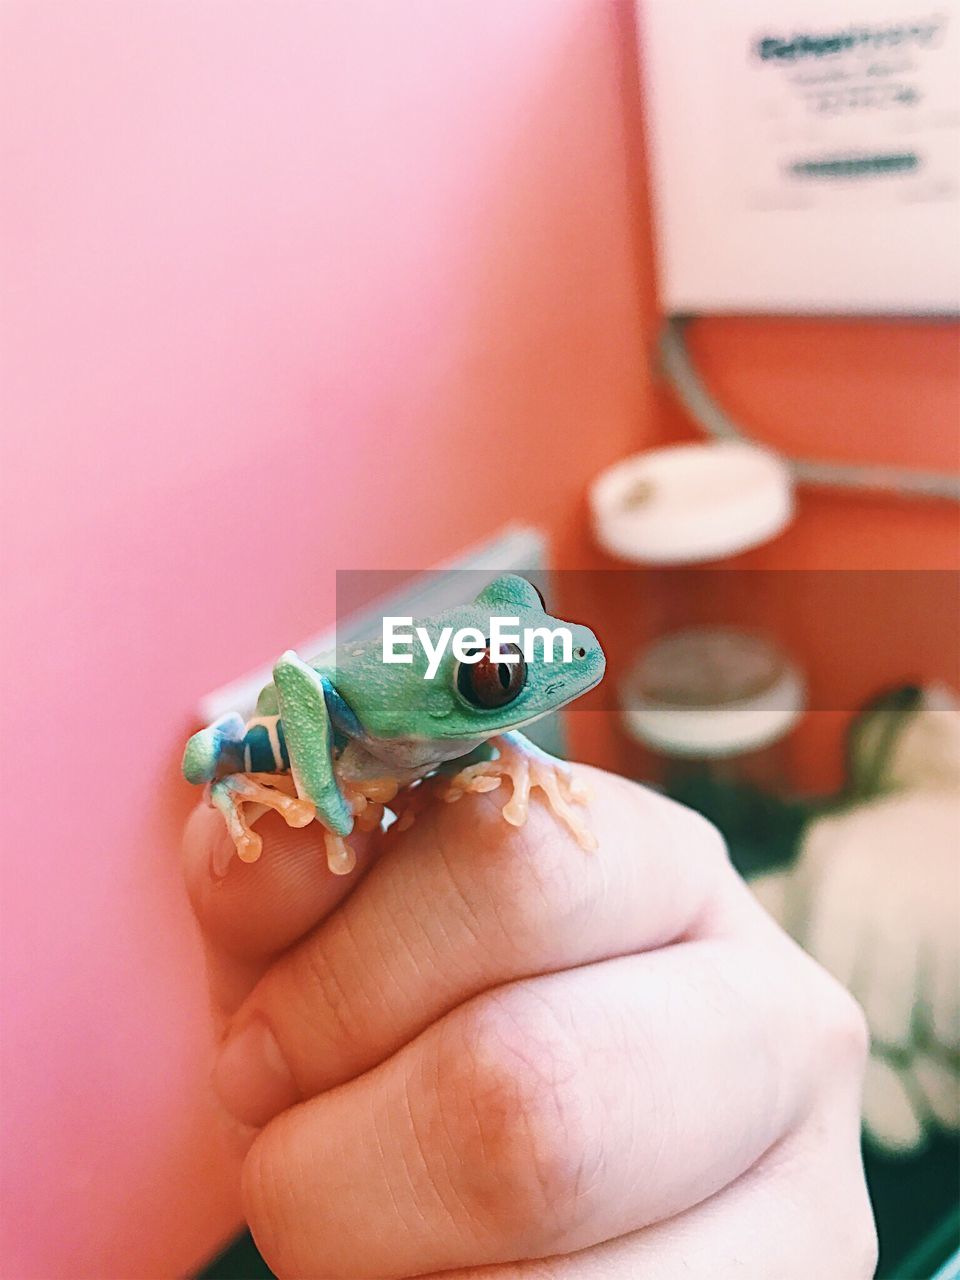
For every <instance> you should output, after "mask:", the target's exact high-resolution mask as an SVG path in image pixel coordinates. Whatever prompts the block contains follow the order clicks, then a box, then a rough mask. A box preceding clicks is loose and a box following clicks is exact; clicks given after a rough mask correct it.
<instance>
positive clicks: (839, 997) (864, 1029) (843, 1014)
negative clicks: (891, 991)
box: [818, 966, 870, 1075]
mask: <svg viewBox="0 0 960 1280" xmlns="http://www.w3.org/2000/svg"><path fill="white" fill-rule="evenodd" d="M818 972H819V975H820V983H819V987H820V990H821V992H822V995H821V1001H820V1007H821V1011H822V1013H821V1036H822V1037H823V1042H824V1047H825V1049H826V1051H827V1052H828V1054H829V1061H831V1062H832V1063H834V1064H835V1065H836V1066H838V1067H841V1068H842V1067H844V1066H845V1067H846V1068H847V1069H848V1070H850V1071H852V1072H855V1073H856V1074H857V1075H860V1074H862V1072H863V1070H864V1068H865V1066H866V1061H867V1055H868V1054H869V1052H870V1028H869V1026H868V1024H867V1018H866V1014H865V1013H864V1011H863V1009H862V1008H861V1006H860V1004H859V1003H858V1001H857V1000H856V999H855V998H854V997H853V996H852V995H851V994H850V992H849V991H848V990H847V988H846V987H844V986H843V985H842V984H841V983H839V982H838V981H837V980H836V979H835V978H833V977H831V976H830V974H828V973H827V972H826V971H825V970H823V969H819V966H818Z"/></svg>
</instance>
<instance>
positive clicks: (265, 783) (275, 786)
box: [209, 773, 316, 874]
mask: <svg viewBox="0 0 960 1280" xmlns="http://www.w3.org/2000/svg"><path fill="white" fill-rule="evenodd" d="M283 782H284V777H283V775H277V774H271V773H232V774H230V775H229V776H228V777H226V778H221V779H220V781H219V782H214V783H213V784H212V785H211V786H210V792H209V799H210V803H211V804H212V805H213V806H214V807H215V808H217V809H219V810H220V812H221V813H222V814H223V817H224V821H225V822H226V824H227V830H228V831H229V833H230V837H231V839H232V840H233V843H234V845H235V847H236V850H237V856H238V857H239V858H240V860H241V862H256V860H257V859H258V858H259V857H260V854H261V852H262V850H263V841H262V840H261V838H260V836H258V835H257V833H256V832H255V831H253V830H252V827H251V824H252V823H254V822H256V820H257V818H259V817H261V816H262V815H263V814H264V813H265V812H266V811H267V810H268V809H274V810H275V811H276V812H277V813H279V814H280V816H281V817H282V818H283V820H284V822H286V824H287V826H288V827H305V826H306V825H307V823H308V822H312V821H313V819H314V818H315V817H316V810H315V808H314V807H313V805H312V804H311V803H310V801H309V800H302V799H301V798H300V797H299V796H293V795H289V794H288V793H287V792H286V791H284V790H283V789H282V786H283ZM245 805H250V806H251V809H252V810H255V812H248V811H246V810H245V808H244V806H245ZM215 870H217V872H218V874H223V872H224V871H225V870H226V868H225V867H224V868H222V869H221V868H215Z"/></svg>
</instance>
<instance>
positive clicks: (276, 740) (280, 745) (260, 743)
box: [243, 716, 290, 773]
mask: <svg viewBox="0 0 960 1280" xmlns="http://www.w3.org/2000/svg"><path fill="white" fill-rule="evenodd" d="M243 767H244V769H245V770H246V772H247V773H286V772H287V770H288V769H289V768H290V757H289V755H288V754H287V741H286V736H285V735H284V732H283V721H282V720H281V719H280V717H279V716H255V717H254V718H253V719H252V720H248V721H247V729H246V733H245V734H244V738H243Z"/></svg>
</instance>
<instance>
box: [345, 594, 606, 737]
mask: <svg viewBox="0 0 960 1280" xmlns="http://www.w3.org/2000/svg"><path fill="white" fill-rule="evenodd" d="M498 627H499V631H500V633H501V635H502V636H503V637H508V638H509V639H508V642H507V643H505V644H504V643H503V642H501V646H500V647H499V649H498V651H497V652H494V651H493V644H492V643H491V642H492V641H493V642H494V643H495V636H496V631H497V628H498ZM417 628H420V629H422V631H421V634H420V636H417V638H416V639H415V640H414V642H413V646H412V647H413V661H412V662H408V663H407V664H406V665H402V666H389V667H387V668H385V669H384V670H383V671H381V672H379V673H377V674H376V675H374V673H372V672H371V671H370V670H369V668H368V670H367V673H366V679H365V685H366V687H365V689H363V690H361V689H359V688H355V689H354V690H353V691H352V692H354V694H355V696H359V697H360V698H361V699H362V701H363V702H364V703H365V708H364V710H365V712H366V715H365V716H363V717H362V718H363V719H364V721H365V724H366V726H367V728H368V729H369V730H370V731H372V732H373V733H374V734H379V735H380V736H382V737H385V738H391V737H416V738H421V739H450V740H459V739H477V740H485V739H487V738H490V737H493V736H494V735H495V734H498V733H505V732H506V731H507V730H509V729H518V728H521V727H522V726H523V725H525V724H529V723H530V722H531V721H532V720H537V719H539V717H540V716H544V715H547V714H548V713H549V712H551V711H556V710H557V708H558V707H562V706H564V705H566V703H568V702H572V701H573V699H574V698H578V697H579V696H580V695H581V694H583V693H586V691H587V690H588V689H592V688H593V687H594V685H596V684H598V683H599V682H600V680H601V679H602V678H603V672H604V668H605V665H606V660H605V658H604V655H603V650H602V649H601V648H600V644H599V642H598V641H597V638H596V636H595V635H594V634H593V632H592V631H590V630H589V629H588V628H587V627H583V626H579V625H578V624H576V623H571V622H565V621H563V620H562V619H560V618H554V617H551V616H550V614H548V613H547V612H546V610H545V609H544V605H543V599H542V597H541V596H540V593H539V592H538V591H537V589H536V588H535V587H533V586H531V584H530V583H529V582H527V581H526V580H525V579H524V578H520V577H517V576H515V575H509V576H505V577H501V578H497V579H496V580H495V581H494V582H491V583H490V585H489V586H487V587H485V588H484V589H483V591H481V592H480V594H479V595H478V596H477V597H476V599H475V600H474V601H473V602H472V603H471V604H468V605H463V606H460V607H458V608H456V609H451V610H448V611H447V612H446V613H444V614H442V615H439V616H437V617H434V618H428V619H424V620H418V621H416V622H415V623H414V634H415V636H416V629H417ZM564 633H566V634H564ZM458 638H459V644H457V643H455V641H457V640H458ZM424 640H425V641H426V642H427V643H426V644H424V643H423V642H424ZM428 647H429V649H430V650H431V652H432V653H433V655H434V656H433V657H432V658H431V656H430V654H428V653H427V648H428ZM458 649H459V652H458ZM461 653H462V654H463V655H464V656H462V657H461ZM438 654H439V655H440V656H439V657H438V656H436V655H438ZM471 659H472V660H471ZM511 659H512V660H511ZM431 668H432V674H430V671H431ZM386 672H390V673H391V674H390V675H389V677H387V676H386V674H385V673H386ZM371 678H372V679H374V680H375V681H376V683H377V685H379V686H380V688H379V693H380V696H377V697H371V696H370V695H371V694H372V693H373V688H372V687H371V683H370V681H371ZM381 682H382V683H381ZM391 693H392V695H393V696H391ZM364 695H366V696H364ZM347 697H348V700H349V701H352V699H351V693H350V692H347Z"/></svg>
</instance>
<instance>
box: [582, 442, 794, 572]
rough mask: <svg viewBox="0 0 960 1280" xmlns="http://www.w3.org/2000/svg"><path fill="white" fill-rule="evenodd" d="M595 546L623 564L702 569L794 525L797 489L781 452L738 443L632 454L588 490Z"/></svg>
mask: <svg viewBox="0 0 960 1280" xmlns="http://www.w3.org/2000/svg"><path fill="white" fill-rule="evenodd" d="M590 505H591V508H592V512H593V527H594V533H595V536H596V538H597V541H598V542H599V543H600V545H601V546H602V547H603V548H604V549H605V550H607V551H609V552H611V553H612V554H613V555H615V556H619V557H620V558H621V559H624V560H634V561H639V562H641V563H645V564H696V563H698V562H700V561H704V560H718V559H721V558H722V557H724V556H733V555H737V554H738V553H739V552H741V551H747V550H749V548H751V547H755V546H759V545H760V544H761V543H763V542H766V541H768V540H769V539H770V538H774V537H776V535H777V534H778V533H780V532H782V530H783V529H784V528H786V526H787V525H788V524H789V523H790V520H791V518H792V516H793V484H792V481H791V477H790V472H789V470H788V469H787V466H786V464H785V463H784V462H783V461H782V460H781V459H780V458H778V457H777V456H776V455H775V454H773V453H770V452H769V451H768V450H766V449H760V448H757V447H756V446H754V445H749V444H740V443H739V442H736V441H720V442H713V443H709V444H681V445H674V446H672V447H670V448H667V449H651V450H648V451H647V452H645V453H638V454H634V455H633V456H632V457H629V458H625V459H624V460H623V461H622V462H618V463H616V464H615V465H614V466H612V467H610V468H608V470H606V471H604V472H603V473H602V474H601V475H600V476H598V477H597V479H596V480H595V481H594V483H593V485H592V487H591V491H590Z"/></svg>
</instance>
